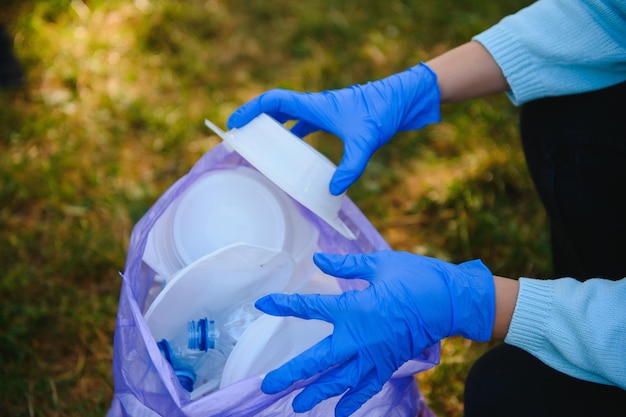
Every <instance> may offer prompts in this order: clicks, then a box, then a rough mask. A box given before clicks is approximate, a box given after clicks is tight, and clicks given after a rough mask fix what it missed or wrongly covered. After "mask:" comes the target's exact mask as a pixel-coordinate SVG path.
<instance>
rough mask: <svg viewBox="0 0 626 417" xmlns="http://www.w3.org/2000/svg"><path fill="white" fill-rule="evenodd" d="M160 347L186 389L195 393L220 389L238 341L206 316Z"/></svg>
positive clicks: (192, 322)
mask: <svg viewBox="0 0 626 417" xmlns="http://www.w3.org/2000/svg"><path fill="white" fill-rule="evenodd" d="M157 345H158V346H159V350H160V351H161V353H162V354H163V356H164V357H165V359H166V360H167V361H168V362H169V363H170V364H171V365H172V367H173V368H174V374H175V375H176V376H177V378H178V380H179V382H180V384H181V385H182V386H183V388H185V389H186V390H187V391H189V392H192V391H193V390H194V389H197V388H199V387H202V390H203V391H205V392H208V391H211V390H213V389H215V388H217V387H218V386H219V383H220V378H221V375H222V370H223V369H224V365H225V364H226V359H227V358H228V355H229V354H230V352H231V351H232V347H233V346H234V341H233V340H232V337H230V335H228V334H227V333H226V332H220V331H219V330H218V329H217V328H216V325H215V321H214V320H209V319H208V318H206V317H205V318H202V319H199V320H198V321H190V322H189V323H187V327H186V329H185V328H184V327H183V326H181V331H180V332H179V333H178V334H177V335H176V336H175V337H174V338H172V339H170V340H166V339H163V340H161V341H159V342H158V343H157Z"/></svg>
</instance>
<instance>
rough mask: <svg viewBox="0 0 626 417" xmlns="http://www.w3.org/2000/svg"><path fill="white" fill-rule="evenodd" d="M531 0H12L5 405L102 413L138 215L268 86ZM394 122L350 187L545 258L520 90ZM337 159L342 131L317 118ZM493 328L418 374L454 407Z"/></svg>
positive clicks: (15, 412)
mask: <svg viewBox="0 0 626 417" xmlns="http://www.w3.org/2000/svg"><path fill="white" fill-rule="evenodd" d="M527 3H529V2H528V1H522V0H507V1H502V2H487V3H485V2H480V1H472V0H465V1H455V0H439V1H416V0H415V1H410V0H409V1H400V0H387V1H384V2H383V1H373V0H370V1H358V2H357V1H355V0H343V1H339V0H335V1H331V0H324V1H318V2H313V3H311V2H293V1H291V2H290V1H273V2H269V1H260V0H258V1H257V0H254V1H250V0H229V1H220V0H210V1H205V0H202V1H200V0H190V1H186V2H177V1H173V0H169V1H166V0H152V1H150V0H135V1H134V2H128V1H121V0H108V1H104V0H100V1H88V2H87V1H85V2H82V1H80V0H73V1H69V0H56V1H43V0H41V1H10V2H6V6H3V7H4V8H3V10H2V11H0V22H2V23H4V24H6V25H8V26H9V27H10V29H11V31H12V33H13V34H14V35H15V46H16V52H17V54H18V56H19V58H20V60H21V62H22V63H23V65H24V67H25V69H26V71H27V80H26V84H25V85H24V86H23V87H21V88H19V89H14V90H7V91H0V203H1V204H0V230H1V233H2V235H1V239H0V266H1V270H0V271H1V278H0V297H2V300H3V302H2V305H1V307H0V312H1V313H0V314H1V316H0V318H1V322H0V323H1V324H0V359H1V362H2V365H3V366H2V369H1V370H0V409H1V410H3V411H2V413H4V414H5V415H11V416H34V415H36V416H75V415H81V416H96V415H103V414H104V413H105V412H106V410H107V409H108V405H109V402H110V399H111V395H112V392H113V383H112V375H111V360H112V338H113V330H114V325H115V314H116V304H117V298H118V292H119V287H120V282H119V278H118V276H117V271H118V270H120V269H122V268H123V265H124V258H125V251H126V246H127V241H128V238H129V235H130V230H131V228H132V225H133V224H134V223H135V222H136V221H137V220H138V219H139V218H140V217H141V215H142V214H143V213H144V212H145V211H146V210H147V209H148V208H149V207H150V205H151V204H152V203H153V202H154V201H155V199H156V198H158V196H159V195H160V194H161V193H162V192H163V191H164V190H165V189H167V187H169V185H171V184H172V183H173V182H174V181H175V180H176V179H177V178H178V177H180V176H181V175H182V174H184V173H185V172H186V171H187V170H188V169H189V168H190V167H191V166H192V164H193V163H194V162H195V161H196V160H197V159H198V158H199V157H200V156H201V155H202V154H203V153H204V152H206V151H208V150H209V149H211V148H212V147H213V146H215V144H216V143H218V139H217V138H216V137H214V136H212V135H210V134H209V132H208V131H207V130H206V129H205V128H204V126H203V123H202V121H203V119H204V118H205V117H208V118H209V119H211V120H213V121H214V122H216V123H218V124H219V125H222V126H224V125H225V122H226V119H227V117H228V115H229V114H230V112H231V111H232V110H234V109H235V108H236V107H237V106H239V105H240V104H242V103H243V102H245V101H246V100H248V99H249V98H252V97H253V96H255V95H256V94H259V93H261V92H262V91H265V90H267V89H269V88H273V87H283V88H290V89H296V90H309V91H316V90H324V89H329V88H336V87H343V86H346V85H349V84H353V83H357V82H365V81H368V80H372V79H376V78H381V77H384V76H386V75H389V74H391V73H393V72H397V71H400V70H402V69H404V68H406V67H408V66H411V65H414V64H415V63H417V62H419V61H423V60H427V59H429V58H430V57H432V56H434V55H436V54H438V53H440V52H442V51H444V50H445V49H447V48H450V47H452V46H455V45H457V44H459V43H461V42H464V41H466V40H467V39H469V37H471V36H472V35H473V34H475V33H477V32H479V31H481V30H483V29H485V28H487V27H488V26H490V25H491V24H493V23H495V22H497V21H498V20H499V18H501V17H502V16H504V15H506V14H507V13H509V12H512V11H515V10H517V9H519V8H520V7H522V6H523V5H525V4H527ZM443 112H444V114H443V116H444V121H443V122H442V123H440V124H438V125H434V126H430V127H427V128H425V129H423V130H422V131H419V132H408V133H403V134H400V135H398V136H397V137H396V138H394V139H393V141H392V143H391V144H390V145H388V146H387V147H385V148H383V149H381V151H379V152H378V153H377V154H376V155H375V156H374V158H373V159H372V161H371V163H370V165H369V166H368V169H367V171H366V173H365V175H364V176H363V177H362V178H361V179H360V180H359V181H358V182H357V183H356V184H355V185H354V186H353V187H352V188H351V190H350V192H349V195H350V196H351V198H352V199H353V200H354V201H355V202H356V203H357V205H358V206H359V207H360V208H361V209H362V210H363V211H364V213H365V214H366V215H367V216H368V218H369V219H370V220H371V221H372V223H373V224H374V225H375V226H376V227H377V228H378V230H380V232H381V233H382V234H383V236H384V237H385V238H386V239H387V241H388V242H389V243H390V244H391V245H392V246H393V247H394V248H396V249H399V250H410V251H414V252H418V253H422V254H426V255H432V256H439V257H441V258H443V259H447V260H451V261H455V262H460V261H464V260H467V259H470V258H475V257H480V258H482V259H483V260H484V261H485V263H487V264H488V265H489V266H490V267H491V268H492V270H493V271H494V272H495V273H498V274H501V275H508V276H513V277H517V276H521V275H542V274H545V273H547V271H548V269H549V254H548V247H547V241H548V239H547V234H546V230H545V229H546V227H545V219H544V215H543V212H542V210H541V207H540V205H539V202H538V200H537V197H536V195H535V192H534V190H533V187H532V184H531V182H530V180H529V177H528V173H527V171H526V168H525V165H524V159H523V155H522V152H521V148H520V145H519V137H518V132H517V110H516V109H515V108H514V107H513V106H512V105H511V104H510V103H509V102H508V100H507V99H506V97H504V96H497V97H489V98H486V99H482V100H475V101H471V102H467V103H462V104H458V105H449V106H446V107H445V108H444V110H443ZM310 141H311V142H312V143H314V144H315V145H316V146H317V147H318V148H319V149H321V150H322V151H323V152H325V153H326V154H327V155H328V156H329V157H330V158H331V159H333V160H335V161H338V159H339V157H340V155H341V143H340V142H339V141H338V140H337V139H335V138H332V137H330V136H328V135H322V134H316V135H313V137H312V138H310ZM487 347H488V346H487V345H485V344H476V343H470V342H467V341H465V340H461V339H450V340H448V341H446V342H445V343H444V346H443V348H444V349H443V351H444V355H443V357H442V364H441V365H440V366H439V367H437V368H435V369H433V370H430V371H428V372H425V373H424V374H421V375H420V376H419V378H418V379H419V381H420V386H421V389H422V391H423V392H424V393H425V394H426V395H427V398H428V402H429V404H430V405H431V407H432V408H433V409H434V410H436V411H437V412H438V413H439V415H440V416H442V417H443V416H460V415H462V393H463V388H462V387H463V380H464V378H465V375H466V373H467V370H468V369H469V367H470V366H471V363H472V362H473V361H474V360H475V359H476V357H477V356H478V355H479V354H480V353H481V352H483V351H484V350H485V349H486V348H487Z"/></svg>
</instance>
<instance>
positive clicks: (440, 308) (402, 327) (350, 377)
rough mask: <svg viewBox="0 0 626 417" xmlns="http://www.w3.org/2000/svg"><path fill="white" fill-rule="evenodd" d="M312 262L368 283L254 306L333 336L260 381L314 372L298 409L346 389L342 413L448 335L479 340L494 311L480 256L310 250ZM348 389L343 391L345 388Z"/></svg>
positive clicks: (268, 387) (269, 388) (276, 387)
mask: <svg viewBox="0 0 626 417" xmlns="http://www.w3.org/2000/svg"><path fill="white" fill-rule="evenodd" d="M314 261H315V264H316V265H317V266H318V267H319V268H320V269H321V270H322V271H323V272H325V273H327V274H329V275H333V276H337V277H341V278H362V279H365V280H367V281H369V283H370V285H369V286H368V287H367V288H365V289H364V290H362V291H357V290H354V291H348V292H345V293H343V294H340V295H319V294H314V295H298V294H292V295H288V294H271V295H268V296H265V297H263V298H261V299H259V300H258V301H257V303H256V307H257V308H258V309H260V310H262V311H264V312H265V313H268V314H271V315H276V316H296V317H300V318H303V319H317V320H324V321H327V322H330V323H332V324H333V325H334V331H333V333H332V334H331V335H330V336H328V337H327V338H325V339H324V340H322V341H320V342H319V343H318V344H317V345H315V346H313V347H311V348H310V349H308V350H307V351H305V352H303V353H302V354H300V355H298V356H297V357H296V358H294V359H292V360H291V361H289V362H287V363H286V364H284V365H283V366H281V367H279V368H278V369H276V370H273V371H271V372H270V373H268V374H267V375H266V376H265V378H264V380H263V382H262V385H261V389H262V390H263V391H264V392H265V393H267V394H273V393H277V392H280V391H282V390H284V389H286V388H287V387H289V386H290V385H291V384H292V383H294V382H295V381H297V380H301V379H306V378H310V377H312V376H314V375H316V374H317V373H319V372H323V371H326V372H325V373H323V374H321V375H320V376H319V377H318V378H317V379H316V380H314V382H312V383H311V384H310V385H308V386H307V387H306V388H304V390H303V391H302V392H301V393H299V394H298V395H297V396H296V397H295V399H294V401H293V404H292V405H293V409H294V411H296V412H305V411H308V410H310V409H312V408H313V407H314V406H315V405H316V404H318V403H319V402H321V401H322V400H325V399H327V398H330V397H333V396H336V395H340V394H342V393H344V392H345V394H344V395H343V397H342V398H341V399H340V400H339V402H338V403H337V406H336V409H335V416H336V417H345V416H348V415H350V414H352V413H353V412H354V411H356V410H357V409H358V408H360V407H361V405H362V404H363V403H365V402H366V401H367V400H368V399H369V398H371V397H372V396H373V395H375V394H376V393H377V392H379V391H380V390H381V389H382V387H383V384H384V383H385V382H386V381H387V380H388V379H389V378H390V377H391V376H392V374H393V373H394V371H396V369H398V368H399V367H400V365H402V364H403V363H404V362H406V361H408V360H410V359H413V358H417V357H419V356H420V355H421V354H422V353H423V351H424V349H426V348H428V347H430V346H432V345H434V344H435V343H437V341H439V340H441V339H443V338H445V337H448V336H453V335H462V336H464V337H466V338H469V339H472V340H477V341H486V340H489V338H490V337H491V331H492V328H493V322H494V316H495V290H494V283H493V276H492V274H491V272H490V271H489V270H488V269H487V268H486V267H485V266H484V265H483V264H482V262H480V261H471V262H466V263H463V264H460V265H454V264H450V263H447V262H443V261H440V260H437V259H433V258H427V257H424V256H419V255H413V254H410V253H405V252H392V251H382V252H376V253H373V254H368V255H365V254H360V255H329V254H316V255H315V256H314ZM346 390H347V392H346Z"/></svg>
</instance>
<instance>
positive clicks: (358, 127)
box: [227, 64, 440, 195]
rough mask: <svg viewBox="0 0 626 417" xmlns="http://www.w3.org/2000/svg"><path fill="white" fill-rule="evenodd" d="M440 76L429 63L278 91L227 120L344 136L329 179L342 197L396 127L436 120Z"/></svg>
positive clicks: (233, 123) (299, 133)
mask: <svg viewBox="0 0 626 417" xmlns="http://www.w3.org/2000/svg"><path fill="white" fill-rule="evenodd" d="M439 100H440V99H439V87H438V85H437V76H436V75H435V73H434V72H433V71H432V70H431V69H430V68H428V67H427V66H426V65H425V64H420V65H417V66H415V67H413V68H410V69H408V70H406V71H404V72H401V73H398V74H395V75H392V76H390V77H387V78H384V79H382V80H378V81H374V82H370V83H367V84H365V85H355V86H352V87H349V88H344V89H341V90H332V91H324V92H321V93H296V92H292V91H287V90H281V89H274V90H270V91H268V92H266V93H263V94H261V95H260V96H258V97H257V98H255V99H252V100H251V101H249V102H248V103H246V104H244V105H243V106H241V107H240V108H239V109H237V110H236V111H235V112H234V113H233V114H232V115H231V116H230V118H229V119H228V122H227V127H228V128H229V129H232V128H238V127H241V126H243V125H245V124H246V123H248V122H249V121H251V120H252V119H254V118H255V117H256V116H258V115H259V114H260V113H267V114H268V115H270V116H272V117H274V118H275V119H276V120H278V121H279V122H281V123H284V122H286V121H287V120H298V123H296V124H295V126H294V127H293V128H292V132H293V133H294V134H296V135H297V136H300V137H304V136H306V135H307V134H309V133H312V132H314V131H316V130H324V131H326V132H330V133H332V134H334V135H336V136H338V137H339V138H341V140H343V142H344V154H343V158H342V160H341V162H340V164H339V166H338V167H337V170H336V172H335V174H334V176H333V178H332V180H331V182H330V192H331V193H332V194H334V195H339V194H341V193H342V192H344V191H345V190H346V189H347V188H348V187H349V186H350V185H352V183H353V182H354V181H356V179H357V178H358V177H359V176H360V175H361V174H362V173H363V171H364V170H365V166H366V165H367V162H368V161H369V159H370V158H371V156H372V155H373V154H374V152H376V150H378V149H379V148H380V147H381V146H382V145H384V144H385V143H387V142H388V141H389V139H391V137H392V136H393V135H394V134H395V133H396V132H398V131H403V130H412V129H419V128H421V127H423V126H425V125H427V124H430V123H434V122H438V121H439V120H440V114H439V106H440V102H439Z"/></svg>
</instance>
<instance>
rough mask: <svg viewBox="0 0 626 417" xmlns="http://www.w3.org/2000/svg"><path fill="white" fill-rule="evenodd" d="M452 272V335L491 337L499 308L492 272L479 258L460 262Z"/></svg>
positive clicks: (484, 340) (477, 338) (487, 338)
mask: <svg viewBox="0 0 626 417" xmlns="http://www.w3.org/2000/svg"><path fill="white" fill-rule="evenodd" d="M459 268H460V269H461V271H459V272H460V273H457V274H451V276H450V277H449V282H448V288H449V291H450V297H451V299H452V310H453V311H452V329H451V332H450V336H455V335H461V336H463V337H465V338H467V339H471V340H475V341H478V342H486V341H488V340H489V339H490V338H491V333H492V330H493V323H494V319H495V312H496V307H495V305H496V297H495V287H494V282H493V274H492V273H491V271H490V270H489V269H488V268H487V267H486V266H485V265H484V264H483V263H482V261H480V260H474V261H470V262H465V263H462V264H461V265H459Z"/></svg>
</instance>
